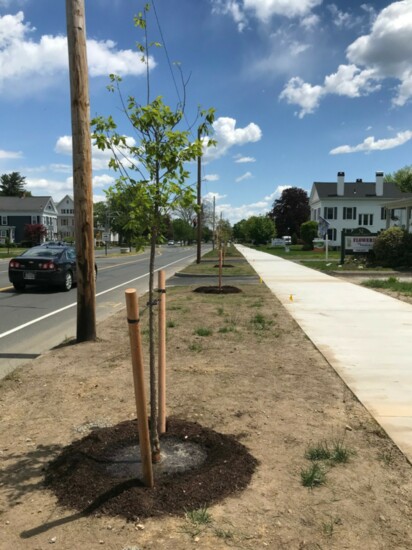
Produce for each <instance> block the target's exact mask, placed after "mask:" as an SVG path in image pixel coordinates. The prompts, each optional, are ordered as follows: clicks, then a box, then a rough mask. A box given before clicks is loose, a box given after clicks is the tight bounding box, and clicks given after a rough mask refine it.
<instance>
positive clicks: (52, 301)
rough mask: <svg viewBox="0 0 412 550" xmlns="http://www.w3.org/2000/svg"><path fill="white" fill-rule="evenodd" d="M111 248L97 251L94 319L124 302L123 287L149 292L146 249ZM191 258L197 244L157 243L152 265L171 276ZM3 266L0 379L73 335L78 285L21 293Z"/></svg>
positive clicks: (0, 280)
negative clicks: (128, 251) (132, 251)
mask: <svg viewBox="0 0 412 550" xmlns="http://www.w3.org/2000/svg"><path fill="white" fill-rule="evenodd" d="M206 249H207V247H205V250H206ZM114 252H115V251H113V250H110V251H109V254H108V255H107V256H106V255H105V254H104V251H103V252H101V251H99V252H98V253H97V254H96V263H97V267H98V279H97V291H96V308H97V309H96V313H97V320H98V321H101V320H103V319H105V318H106V317H108V316H110V315H112V314H114V313H115V312H116V311H118V310H119V309H121V308H123V307H124V306H125V300H124V291H125V289H126V288H136V289H137V291H138V293H139V294H143V293H144V292H146V291H147V290H148V284H149V277H148V267H149V254H148V252H147V251H146V252H144V253H143V254H138V255H135V254H124V255H123V254H119V255H117V254H116V255H114ZM116 252H120V250H118V251H116ZM195 257H196V247H195V246H190V247H186V246H184V247H180V246H166V245H165V246H161V247H159V250H158V254H157V256H156V269H164V270H165V271H166V277H167V278H169V277H171V276H172V275H173V274H174V273H175V272H176V271H179V270H180V269H182V268H183V267H185V266H186V265H188V264H189V263H191V262H192V261H193V260H194V259H195ZM7 267H8V261H1V262H0V379H1V378H3V377H4V376H5V375H6V374H8V373H9V372H11V371H12V370H13V369H14V368H16V367H17V366H19V365H21V364H23V363H25V362H26V361H28V360H30V359H33V358H35V357H37V356H38V355H40V354H41V353H44V352H45V351H46V350H48V349H50V348H52V347H54V346H56V345H58V344H60V343H61V342H62V341H64V340H66V339H71V338H73V337H75V334H76V310H77V308H76V299H77V290H76V288H73V289H72V290H71V291H70V292H61V291H58V290H55V289H50V290H48V289H47V290H46V289H42V288H35V287H28V288H27V289H26V290H25V291H24V292H15V290H14V289H13V288H12V287H11V285H10V283H9V280H8V275H7ZM156 282H157V279H156ZM98 336H99V334H98Z"/></svg>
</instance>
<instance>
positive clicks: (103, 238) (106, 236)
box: [102, 233, 110, 241]
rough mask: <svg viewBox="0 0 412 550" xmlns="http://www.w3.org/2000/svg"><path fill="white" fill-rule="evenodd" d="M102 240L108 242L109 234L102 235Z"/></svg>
mask: <svg viewBox="0 0 412 550" xmlns="http://www.w3.org/2000/svg"><path fill="white" fill-rule="evenodd" d="M102 240H103V241H110V233H103V237H102Z"/></svg>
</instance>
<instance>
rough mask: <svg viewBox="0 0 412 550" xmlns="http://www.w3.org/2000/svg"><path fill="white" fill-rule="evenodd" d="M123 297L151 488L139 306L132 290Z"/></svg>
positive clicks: (146, 475)
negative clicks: (124, 298)
mask: <svg viewBox="0 0 412 550" xmlns="http://www.w3.org/2000/svg"><path fill="white" fill-rule="evenodd" d="M125 295H126V308H127V322H128V324H129V337H130V348H131V353H132V370H133V383H134V394H135V398H136V412H137V427H138V431H139V446H140V456H141V459H142V470H143V482H144V484H145V485H146V487H153V486H154V480H153V468H152V452H151V448H150V437H149V426H148V422H147V412H146V392H145V386H144V368H143V353H142V341H141V337H140V326H139V321H140V319H139V304H138V298H137V292H136V290H135V289H134V288H128V289H127V290H126V292H125Z"/></svg>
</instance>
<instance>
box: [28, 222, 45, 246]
mask: <svg viewBox="0 0 412 550" xmlns="http://www.w3.org/2000/svg"><path fill="white" fill-rule="evenodd" d="M24 234H25V236H26V238H27V240H29V241H31V242H32V243H33V244H40V243H41V242H42V241H43V239H44V238H46V237H47V228H46V227H45V226H44V225H43V224H42V223H27V224H26V225H25V226H24Z"/></svg>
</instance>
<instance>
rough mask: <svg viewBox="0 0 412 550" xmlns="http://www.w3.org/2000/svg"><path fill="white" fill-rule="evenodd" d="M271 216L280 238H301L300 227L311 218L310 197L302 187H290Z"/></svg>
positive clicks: (270, 213)
mask: <svg viewBox="0 0 412 550" xmlns="http://www.w3.org/2000/svg"><path fill="white" fill-rule="evenodd" d="M269 216H270V217H271V218H272V220H274V222H275V225H276V231H277V234H278V235H279V237H283V236H284V235H293V234H294V233H296V235H297V236H298V237H299V236H300V226H301V225H302V223H304V222H306V221H308V220H309V218H310V207H309V197H308V194H307V193H306V191H305V190H304V189H301V188H300V187H289V188H288V189H285V190H284V191H283V192H282V195H281V197H280V199H276V200H275V202H274V203H273V208H272V210H271V211H270V212H269Z"/></svg>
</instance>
